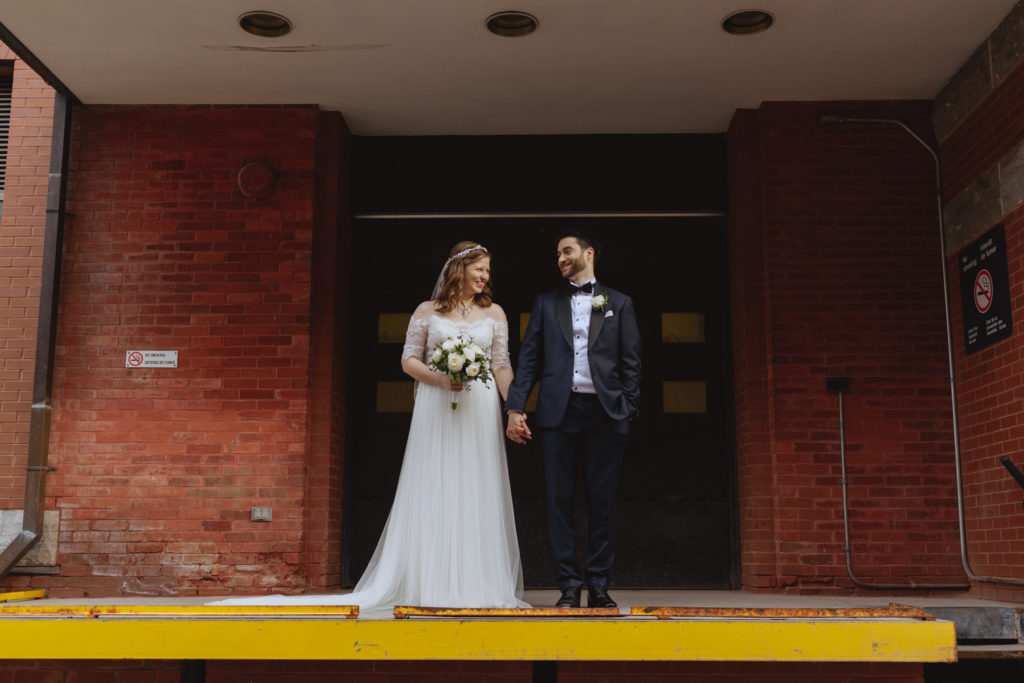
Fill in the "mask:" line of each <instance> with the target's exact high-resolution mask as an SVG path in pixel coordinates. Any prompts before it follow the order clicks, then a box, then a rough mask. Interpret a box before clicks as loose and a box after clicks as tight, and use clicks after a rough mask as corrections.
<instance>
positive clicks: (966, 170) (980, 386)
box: [940, 7, 1024, 601]
mask: <svg viewBox="0 0 1024 683" xmlns="http://www.w3.org/2000/svg"><path fill="white" fill-rule="evenodd" d="M1009 19H1014V22H1013V24H1012V25H1013V26H1016V27H1018V29H1019V27H1020V26H1021V25H1024V24H1022V23H1021V22H1022V21H1024V8H1022V7H1018V8H1017V10H1015V12H1014V13H1012V14H1011V16H1010V17H1009V18H1008V20H1009ZM1005 25H1006V22H1004V27H1003V28H1001V29H1000V32H1001V34H1000V35H1002V34H1005V35H1002V38H999V36H997V35H995V34H994V36H993V40H996V39H997V38H999V39H1000V40H1002V41H1003V42H1006V41H1007V40H1010V39H1012V38H1013V34H1012V32H1010V33H1007V30H1006V26H1005ZM1000 32H997V33H1000ZM1017 33H1019V30H1017ZM1007 36H1009V38H1007ZM1015 40H1016V39H1013V40H1011V41H1010V42H1013V41H1015ZM1014 44H1016V43H1014ZM1007 54H1017V53H1015V52H1013V51H1012V50H1011V51H1010V52H1008V53H1007ZM1017 59H1018V61H1017V63H1016V66H1013V67H1012V68H1011V67H1010V66H1009V65H1008V64H1006V65H1004V67H1003V70H1002V79H1001V80H1000V82H999V83H998V84H997V85H996V86H995V87H994V88H993V89H992V90H991V91H990V92H989V93H988V94H987V95H986V96H985V97H984V98H983V99H982V100H981V101H980V102H979V103H978V104H977V106H976V107H975V108H974V110H973V111H972V112H971V113H970V114H969V115H968V116H966V117H965V118H964V119H963V120H962V121H961V122H960V123H959V125H958V126H957V128H956V129H955V130H954V131H953V132H952V134H950V135H949V136H948V137H947V138H946V139H944V140H943V142H942V145H941V149H940V157H941V159H942V172H943V177H944V178H945V179H946V180H945V182H944V184H943V185H944V190H945V191H946V193H947V194H946V199H947V211H948V210H949V208H954V209H956V210H958V211H960V212H962V213H963V214H964V220H963V221H961V223H962V224H963V225H964V226H968V228H969V229H967V230H965V231H964V232H963V234H961V235H957V236H956V239H954V240H950V243H949V244H948V245H947V257H948V273H949V282H950V303H951V309H952V319H953V341H954V353H955V357H956V374H957V398H958V402H959V414H960V433H961V439H960V446H961V452H962V457H963V478H964V505H965V516H966V522H967V554H968V558H969V560H970V563H971V568H972V569H973V571H974V572H975V573H976V574H977V575H980V576H984V577H994V578H1001V577H1003V578H1011V579H1020V580H1024V571H1022V569H1021V567H1022V566H1024V550H1022V549H1021V540H1022V539H1024V507H1022V505H1021V501H1022V500H1024V491H1022V490H1021V489H1020V487H1019V486H1017V484H1016V483H1015V482H1014V481H1013V479H1012V478H1011V477H1010V475H1009V473H1008V472H1007V471H1006V470H1005V469H1004V468H1003V466H1002V464H1001V463H1000V461H999V459H1000V458H1001V457H1003V456H1009V457H1010V458H1011V459H1012V460H1013V461H1014V462H1016V463H1017V464H1018V465H1019V466H1020V465H1024V456H1022V455H1021V450H1022V449H1021V444H1022V443H1024V428H1022V426H1021V425H1022V424H1024V419H1022V418H1024V404H1022V403H1021V399H1022V396H1024V390H1022V389H1021V387H1022V385H1024V365H1022V362H1021V354H1022V349H1024V342H1022V341H1021V339H1022V338H1021V334H1020V329H1021V326H1022V325H1024V282H1022V278H1024V204H1022V203H1021V202H1020V199H1021V195H1020V192H1019V191H1018V190H1017V188H1019V187H1020V186H1021V185H1022V184H1024V165H1022V164H1020V163H1019V159H1018V156H1019V146H1020V145H1021V141H1022V140H1024V97H1022V92H1024V63H1022V62H1020V61H1019V59H1020V55H1019V54H1017ZM954 94H955V93H954ZM986 185H994V186H995V187H996V194H995V197H994V198H992V199H990V200H988V201H980V200H977V199H976V198H977V197H978V196H980V194H981V193H980V191H979V190H978V188H979V187H984V186H986ZM956 193H959V194H956ZM965 197H967V199H965ZM998 222H1002V223H1003V224H1004V225H1005V226H1006V248H1007V264H1008V266H1009V276H1010V297H1011V299H1012V303H1011V308H1012V316H1013V318H1014V319H1015V324H1016V328H1017V329H1015V330H1014V334H1013V335H1012V336H1011V337H1010V338H1008V339H1004V340H1002V341H1000V342H998V343H996V344H994V345H992V346H989V347H988V348H985V349H982V350H980V351H977V352H975V353H972V354H971V355H969V356H968V355H966V351H965V348H964V338H963V315H962V310H961V299H960V289H959V288H960V280H959V277H960V275H959V268H958V260H957V255H958V253H959V251H960V249H961V247H962V246H963V245H965V244H967V243H969V242H971V241H973V240H974V239H975V238H977V237H978V236H979V235H980V234H982V233H983V232H985V231H986V230H988V229H989V228H990V227H992V225H994V224H995V223H998ZM947 227H951V221H947ZM947 232H949V231H948V230H947ZM972 591H973V592H975V593H977V594H978V595H979V596H981V597H990V598H998V599H1003V600H1015V601H1024V589H1022V588H1021V587H1019V586H1018V587H1014V586H1012V585H1009V584H1005V583H1000V582H976V583H975V584H974V586H973V589H972Z"/></svg>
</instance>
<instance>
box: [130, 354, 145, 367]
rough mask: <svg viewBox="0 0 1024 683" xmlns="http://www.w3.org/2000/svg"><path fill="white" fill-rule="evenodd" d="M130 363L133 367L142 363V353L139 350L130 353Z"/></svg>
mask: <svg viewBox="0 0 1024 683" xmlns="http://www.w3.org/2000/svg"><path fill="white" fill-rule="evenodd" d="M128 365H130V366H132V367H133V368H137V367H139V366H140V365H142V354H141V353H139V352H138V351H132V352H131V353H129V354H128Z"/></svg>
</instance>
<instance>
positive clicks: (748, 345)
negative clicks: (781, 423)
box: [728, 110, 778, 588]
mask: <svg viewBox="0 0 1024 683" xmlns="http://www.w3.org/2000/svg"><path fill="white" fill-rule="evenodd" d="M728 139H729V188H730V193H729V244H730V247H729V272H730V273H732V274H733V278H732V282H731V286H730V292H729V294H730V297H731V301H730V309H731V313H732V329H733V356H732V363H733V376H734V378H735V391H734V401H735V411H736V447H737V451H738V453H739V454H740V457H739V459H738V462H737V468H736V474H737V484H736V487H737V492H738V496H737V498H738V502H739V510H738V518H739V532H740V533H739V535H740V583H741V584H742V585H743V586H744V587H746V588H775V587H776V586H777V579H778V570H777V566H776V560H777V557H776V547H775V542H774V533H775V520H774V509H775V492H774V490H773V487H772V484H771V482H772V459H771V449H770V448H769V440H770V419H769V410H770V401H769V391H768V389H769V385H768V356H769V354H768V343H769V341H770V340H769V338H768V335H767V328H766V324H767V322H766V315H767V308H766V301H765V293H766V290H765V280H764V251H763V248H762V239H763V236H762V225H761V177H760V173H761V166H760V154H759V152H760V139H759V131H758V116H757V112H755V111H752V110H740V111H738V112H736V115H735V117H734V118H733V120H732V125H731V126H730V127H729V133H728Z"/></svg>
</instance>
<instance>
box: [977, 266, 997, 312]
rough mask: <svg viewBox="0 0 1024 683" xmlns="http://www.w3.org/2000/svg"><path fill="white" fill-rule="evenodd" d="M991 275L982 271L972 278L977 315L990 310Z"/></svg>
mask: <svg viewBox="0 0 1024 683" xmlns="http://www.w3.org/2000/svg"><path fill="white" fill-rule="evenodd" d="M992 289H993V287H992V274H991V273H989V272H988V271H987V270H984V269H982V270H981V271H980V272H979V273H978V275H977V277H975V278H974V307H975V308H977V309H978V313H985V312H986V311H988V309H990V308H992Z"/></svg>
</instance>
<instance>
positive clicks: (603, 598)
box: [587, 586, 618, 607]
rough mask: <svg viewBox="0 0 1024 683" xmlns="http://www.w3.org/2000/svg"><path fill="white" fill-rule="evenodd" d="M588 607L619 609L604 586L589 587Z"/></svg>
mask: <svg viewBox="0 0 1024 683" xmlns="http://www.w3.org/2000/svg"><path fill="white" fill-rule="evenodd" d="M587 607H618V605H616V604H615V601H614V600H612V596H610V595H608V589H607V588H605V587H604V586H588V587H587Z"/></svg>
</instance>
